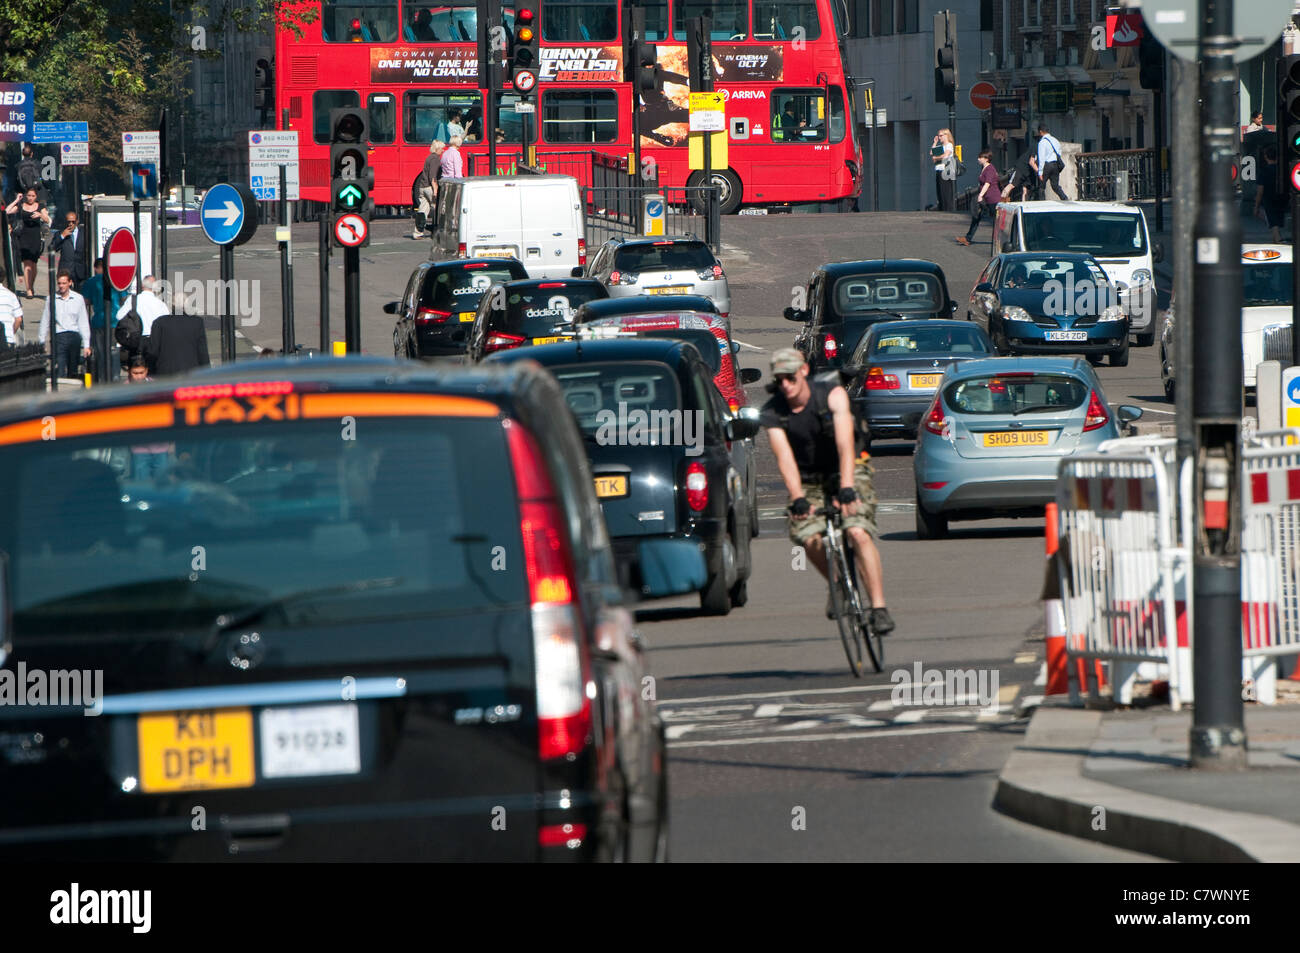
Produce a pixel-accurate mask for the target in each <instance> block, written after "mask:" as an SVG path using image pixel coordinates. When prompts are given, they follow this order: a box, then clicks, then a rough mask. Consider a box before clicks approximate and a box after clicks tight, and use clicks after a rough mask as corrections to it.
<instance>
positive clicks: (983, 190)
mask: <svg viewBox="0 0 1300 953" xmlns="http://www.w3.org/2000/svg"><path fill="white" fill-rule="evenodd" d="M979 164H980V194H979V195H977V196H976V197H975V201H974V202H971V204H970V228H968V229H967V230H966V234H965V235H959V236H957V244H958V245H969V244H970V243H971V239H972V238H974V237H975V231H976V229H978V228H979V227H980V220H981V219H983V218H984V215H985V213H987V214H988V215H989V216H990V217H992V216H993V214H994V213H995V212H996V210H997V207H998V199H1000V198H1001V197H1002V193H1000V192H999V191H998V170H997V169H995V168H994V167H993V152H992V151H991V150H989V149H985V150H984V151H983V152H981V153H980V154H979Z"/></svg>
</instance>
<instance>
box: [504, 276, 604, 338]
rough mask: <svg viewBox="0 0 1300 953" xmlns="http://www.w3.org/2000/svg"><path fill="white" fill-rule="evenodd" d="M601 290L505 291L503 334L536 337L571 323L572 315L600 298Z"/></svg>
mask: <svg viewBox="0 0 1300 953" xmlns="http://www.w3.org/2000/svg"><path fill="white" fill-rule="evenodd" d="M602 290H603V289H602V288H601V286H600V285H585V284H584V285H574V286H572V287H564V286H563V285H562V284H561V285H560V287H553V288H529V289H526V290H517V291H507V292H506V323H505V328H504V330H507V331H515V332H516V333H519V334H523V335H526V336H528V337H537V336H538V335H541V334H545V333H546V332H547V331H549V330H551V329H552V328H554V327H555V326H556V325H557V324H569V323H572V321H573V312H574V311H576V310H577V309H578V307H579V306H581V305H583V304H585V303H586V302H588V301H591V300H593V299H595V298H601V297H603V295H602V294H601V292H602Z"/></svg>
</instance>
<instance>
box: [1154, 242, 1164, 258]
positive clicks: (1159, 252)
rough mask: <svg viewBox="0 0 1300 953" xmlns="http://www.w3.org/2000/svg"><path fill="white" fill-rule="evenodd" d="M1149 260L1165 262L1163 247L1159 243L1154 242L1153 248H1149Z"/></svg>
mask: <svg viewBox="0 0 1300 953" xmlns="http://www.w3.org/2000/svg"><path fill="white" fill-rule="evenodd" d="M1151 260H1152V261H1164V260H1165V246H1164V245H1162V244H1160V242H1156V243H1155V244H1154V245H1153V246H1151Z"/></svg>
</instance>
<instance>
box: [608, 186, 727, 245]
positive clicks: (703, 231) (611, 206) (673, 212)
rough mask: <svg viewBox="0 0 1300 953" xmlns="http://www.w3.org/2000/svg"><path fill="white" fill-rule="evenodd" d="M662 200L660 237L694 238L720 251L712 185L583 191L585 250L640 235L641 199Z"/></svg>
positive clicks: (717, 211)
mask: <svg viewBox="0 0 1300 953" xmlns="http://www.w3.org/2000/svg"><path fill="white" fill-rule="evenodd" d="M655 194H658V195H662V196H663V197H664V206H665V208H664V235H665V236H666V237H673V236H682V237H684V236H687V235H694V236H696V237H699V238H702V239H703V240H704V241H706V242H707V243H708V244H709V247H711V248H712V249H713V251H714V253H715V254H717V253H718V252H720V251H721V250H722V215H721V205H720V202H719V197H718V189H717V187H716V186H712V185H710V186H699V187H697V186H677V187H675V188H659V189H650V188H638V187H636V186H602V187H594V186H593V187H591V188H587V189H583V197H584V201H585V205H586V209H587V247H588V248H589V249H591V250H592V251H593V253H594V251H595V248H596V246H597V245H600V244H603V243H604V242H606V241H608V240H609V239H611V238H632V237H635V236H639V235H641V233H642V232H641V207H642V202H641V199H642V197H643V196H645V195H655Z"/></svg>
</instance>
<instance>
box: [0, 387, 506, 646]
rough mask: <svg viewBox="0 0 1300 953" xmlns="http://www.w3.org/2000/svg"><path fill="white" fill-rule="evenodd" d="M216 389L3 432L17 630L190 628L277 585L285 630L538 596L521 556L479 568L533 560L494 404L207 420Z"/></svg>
mask: <svg viewBox="0 0 1300 953" xmlns="http://www.w3.org/2000/svg"><path fill="white" fill-rule="evenodd" d="M290 396H296V395H290ZM320 396H321V397H322V398H328V399H330V400H335V399H339V400H340V404H339V407H340V409H346V406H347V400H346V398H349V397H356V396H357V395H345V394H329V395H320ZM303 397H304V400H305V399H306V397H307V395H303ZM195 403H196V404H202V403H203V402H202V401H197V402H195ZM236 403H240V402H236ZM242 403H244V404H249V402H247V401H246V402H242ZM354 403H355V402H354ZM217 406H220V405H219V404H218V403H217V402H212V401H209V402H208V403H207V407H206V408H203V407H201V408H200V413H198V414H196V415H195V416H194V417H193V421H194V422H192V423H191V422H189V421H188V419H187V418H186V416H185V412H184V409H183V408H181V406H180V404H178V405H177V419H176V424H175V425H174V426H171V427H154V428H151V429H145V430H127V431H117V432H108V433H94V434H90V433H87V434H84V435H82V436H67V437H63V436H60V438H59V439H57V440H35V441H26V442H22V443H11V444H9V445H7V446H0V548H3V549H4V550H5V551H6V552H7V553H8V554H9V558H10V583H11V586H12V598H13V606H14V626H15V638H16V639H22V638H39V637H41V636H54V635H59V634H67V633H69V632H85V631H90V632H93V631H122V630H123V629H124V628H125V629H129V630H132V631H139V630H146V629H148V630H165V631H176V632H178V633H180V632H185V631H192V630H193V629H194V628H200V629H204V628H210V627H211V626H212V625H213V623H214V620H215V619H216V617H217V616H218V615H219V614H222V613H230V612H238V611H241V610H243V609H246V608H249V607H253V606H258V605H262V604H264V603H266V602H267V601H275V600H286V601H285V603H284V609H283V613H282V615H281V614H279V613H277V614H276V616H275V620H276V623H277V624H282V625H283V626H284V627H286V628H293V627H296V626H307V625H311V624H319V623H320V621H321V620H322V619H326V618H327V619H329V620H330V621H331V622H340V621H341V622H349V621H362V620H366V621H370V620H375V619H381V620H382V619H388V618H398V617H406V618H410V617H413V615H420V614H429V613H436V612H438V611H443V610H445V609H446V607H452V606H454V607H456V611H457V612H462V611H464V609H466V608H471V609H472V608H475V607H479V608H489V607H499V606H503V605H509V604H511V603H520V602H523V601H525V600H526V598H527V585H526V580H525V579H524V578H523V577H522V573H518V572H487V571H482V570H483V568H484V567H487V566H489V565H492V562H493V558H494V555H495V556H497V557H498V563H499V564H500V565H504V566H508V567H518V566H522V560H521V556H520V549H521V546H520V536H519V530H518V512H517V510H516V508H515V507H514V506H513V505H511V504H512V501H513V500H514V499H515V489H514V481H513V479H512V476H511V465H510V456H509V453H508V450H507V446H506V441H505V438H504V434H503V429H502V427H501V424H500V422H499V420H498V419H497V418H496V416H495V415H493V416H486V415H484V416H478V417H473V416H432V417H431V416H415V415H412V416H400V417H393V416H366V415H364V414H363V413H358V414H357V415H356V416H352V415H348V414H346V413H340V414H335V415H332V416H331V417H325V416H321V417H319V418H315V419H288V420H286V419H277V418H275V417H273V416H272V417H267V416H266V415H263V418H262V419H258V420H257V421H256V422H251V423H250V422H247V418H248V416H250V415H249V414H247V413H246V414H245V416H244V418H243V420H244V422H238V421H237V420H234V419H229V418H228V419H226V420H216V421H214V422H210V423H209V422H204V419H203V413H204V412H206V411H208V410H211V408H213V407H217ZM357 406H358V407H360V406H363V405H362V404H360V403H357ZM395 406H396V405H395ZM245 410H247V408H245ZM392 412H393V413H402V412H403V411H400V410H393V411H392ZM406 412H407V413H410V412H411V411H410V410H409V409H408V410H407V411H406ZM228 413H233V411H228ZM56 422H57V421H56ZM494 547H497V548H498V549H494Z"/></svg>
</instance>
